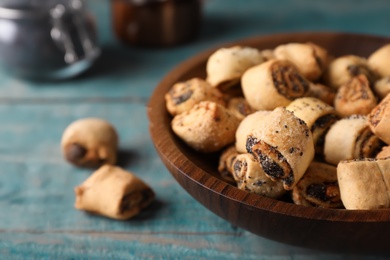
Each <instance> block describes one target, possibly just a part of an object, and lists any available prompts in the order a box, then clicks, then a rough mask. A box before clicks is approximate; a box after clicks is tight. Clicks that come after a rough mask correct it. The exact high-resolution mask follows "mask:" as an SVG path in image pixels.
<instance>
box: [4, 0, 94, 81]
mask: <svg viewBox="0 0 390 260" xmlns="http://www.w3.org/2000/svg"><path fill="white" fill-rule="evenodd" d="M99 53H100V50H99V48H98V47H97V37H96V28H95V24H94V21H93V19H92V17H91V15H90V14H89V13H87V11H86V9H85V4H84V2H83V1H82V0H56V1H54V0H39V1H38V0H35V1H34V0H9V1H7V0H5V1H2V2H1V3H0V64H1V66H2V67H3V68H5V69H6V70H8V71H10V72H12V73H15V74H17V75H20V76H25V77H33V78H42V79H63V78H68V77H72V76H75V75H77V74H79V73H81V72H83V71H84V70H86V69H87V68H88V67H90V66H91V64H92V63H93V61H94V60H95V59H96V58H97V57H98V56H99Z"/></svg>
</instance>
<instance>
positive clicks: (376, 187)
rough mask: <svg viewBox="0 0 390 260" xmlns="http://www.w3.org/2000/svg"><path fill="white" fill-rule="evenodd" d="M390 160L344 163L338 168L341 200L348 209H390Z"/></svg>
mask: <svg viewBox="0 0 390 260" xmlns="http://www.w3.org/2000/svg"><path fill="white" fill-rule="evenodd" d="M389 169H390V159H361V160H348V161H342V162H340V163H339V164H338V166H337V178H338V183H339V187H340V196H341V200H342V202H343V204H344V206H345V208H346V209H352V210H369V209H382V208H389V207H390V199H389V198H390V193H389V192H390V191H389V189H388V187H390V186H389V185H390V171H389Z"/></svg>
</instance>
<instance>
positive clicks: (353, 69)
mask: <svg viewBox="0 0 390 260" xmlns="http://www.w3.org/2000/svg"><path fill="white" fill-rule="evenodd" d="M361 74H363V75H365V76H366V77H367V79H368V81H369V82H370V83H373V82H375V80H376V75H375V73H374V72H373V71H371V69H370V68H369V66H368V63H367V60H366V59H365V58H363V57H359V56H356V55H345V56H341V57H338V58H336V59H334V60H333V61H332V62H331V63H330V64H329V66H328V68H327V70H326V71H325V73H324V80H325V82H326V83H327V85H328V86H330V87H333V88H335V89H338V88H340V87H341V86H342V85H344V84H346V83H347V82H349V81H350V80H351V79H352V78H353V77H356V76H358V75H361Z"/></svg>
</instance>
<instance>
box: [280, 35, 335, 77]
mask: <svg viewBox="0 0 390 260" xmlns="http://www.w3.org/2000/svg"><path fill="white" fill-rule="evenodd" d="M273 53H274V55H275V57H276V58H277V59H281V60H289V61H291V62H292V63H294V64H295V66H296V67H297V68H298V70H299V71H300V72H301V73H302V75H303V76H304V77H305V78H307V79H308V80H310V81H316V80H318V79H319V78H320V77H321V75H322V73H323V72H324V70H325V68H326V67H327V65H328V62H329V57H328V52H327V51H326V50H325V49H324V48H322V47H321V46H319V45H317V44H314V43H310V42H309V43H288V44H283V45H279V46H278V47H276V48H275V50H274V52H273Z"/></svg>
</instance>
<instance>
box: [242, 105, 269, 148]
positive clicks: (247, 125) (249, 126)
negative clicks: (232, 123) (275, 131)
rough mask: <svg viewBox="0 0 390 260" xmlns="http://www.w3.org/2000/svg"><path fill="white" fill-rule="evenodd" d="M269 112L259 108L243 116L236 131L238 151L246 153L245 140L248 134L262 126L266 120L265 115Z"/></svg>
mask: <svg viewBox="0 0 390 260" xmlns="http://www.w3.org/2000/svg"><path fill="white" fill-rule="evenodd" d="M269 113H271V111H267V110H259V111H256V112H254V113H253V114H250V115H248V116H247V117H245V118H244V119H243V120H242V121H241V123H240V125H239V126H238V128H237V131H236V150H237V152H239V153H247V150H246V140H247V137H248V135H250V134H252V133H253V131H255V129H257V128H262V127H264V126H265V125H266V124H267V122H266V121H265V118H266V117H265V116H266V115H268V114H269Z"/></svg>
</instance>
